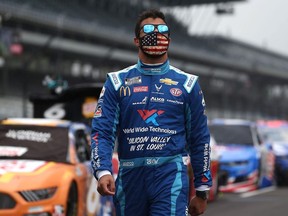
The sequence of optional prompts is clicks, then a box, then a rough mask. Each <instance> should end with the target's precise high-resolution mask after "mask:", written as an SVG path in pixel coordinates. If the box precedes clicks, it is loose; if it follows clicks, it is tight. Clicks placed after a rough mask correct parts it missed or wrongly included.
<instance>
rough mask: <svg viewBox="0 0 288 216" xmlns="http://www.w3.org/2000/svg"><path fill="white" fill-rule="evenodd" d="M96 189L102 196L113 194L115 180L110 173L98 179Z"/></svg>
mask: <svg viewBox="0 0 288 216" xmlns="http://www.w3.org/2000/svg"><path fill="white" fill-rule="evenodd" d="M97 191H98V192H99V193H100V194H101V195H102V196H107V195H110V196H113V195H114V194H115V181H114V178H113V176H112V175H104V176H102V177H101V178H100V179H99V180H98V186H97Z"/></svg>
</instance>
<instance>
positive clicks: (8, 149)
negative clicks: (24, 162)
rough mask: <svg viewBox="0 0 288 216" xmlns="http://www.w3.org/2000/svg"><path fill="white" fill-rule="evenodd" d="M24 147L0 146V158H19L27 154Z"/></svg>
mask: <svg viewBox="0 0 288 216" xmlns="http://www.w3.org/2000/svg"><path fill="white" fill-rule="evenodd" d="M27 150H28V148H26V147H14V146H0V156H6V157H7V156H9V157H15V156H21V155H23V154H25V153H26V152H27Z"/></svg>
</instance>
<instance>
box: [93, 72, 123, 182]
mask: <svg viewBox="0 0 288 216" xmlns="http://www.w3.org/2000/svg"><path fill="white" fill-rule="evenodd" d="M118 122H119V105H118V96H117V91H116V90H115V89H114V87H113V85H112V83H111V81H110V79H109V77H108V78H107V80H106V82H105V84H104V86H103V88H102V91H101V93H100V96H99V98H98V104H97V106H96V110H95V113H94V117H93V119H92V131H91V165H92V170H93V175H94V176H95V178H96V172H97V171H101V170H108V171H110V172H111V174H112V154H113V149H114V143H115V138H116V131H117V126H118Z"/></svg>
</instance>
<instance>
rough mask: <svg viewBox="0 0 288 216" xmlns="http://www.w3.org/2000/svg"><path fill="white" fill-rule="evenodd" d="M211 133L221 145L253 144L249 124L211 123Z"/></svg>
mask: <svg viewBox="0 0 288 216" xmlns="http://www.w3.org/2000/svg"><path fill="white" fill-rule="evenodd" d="M209 129H210V132H211V134H212V135H213V136H214V138H215V140H216V142H217V143H218V144H220V145H228V144H240V145H251V146H252V145H253V143H254V142H253V136H252V132H251V128H250V126H249V125H216V124H215V125H209Z"/></svg>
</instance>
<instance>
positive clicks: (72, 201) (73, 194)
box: [66, 182, 78, 216]
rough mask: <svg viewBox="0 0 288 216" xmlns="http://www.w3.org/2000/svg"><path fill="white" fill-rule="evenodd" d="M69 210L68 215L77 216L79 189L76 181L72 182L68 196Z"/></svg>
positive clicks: (67, 204)
mask: <svg viewBox="0 0 288 216" xmlns="http://www.w3.org/2000/svg"><path fill="white" fill-rule="evenodd" d="M66 206H67V211H66V216H77V213H78V191H77V185H76V183H75V182H72V184H71V186H70V189H69V193H68V197H67V203H66Z"/></svg>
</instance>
